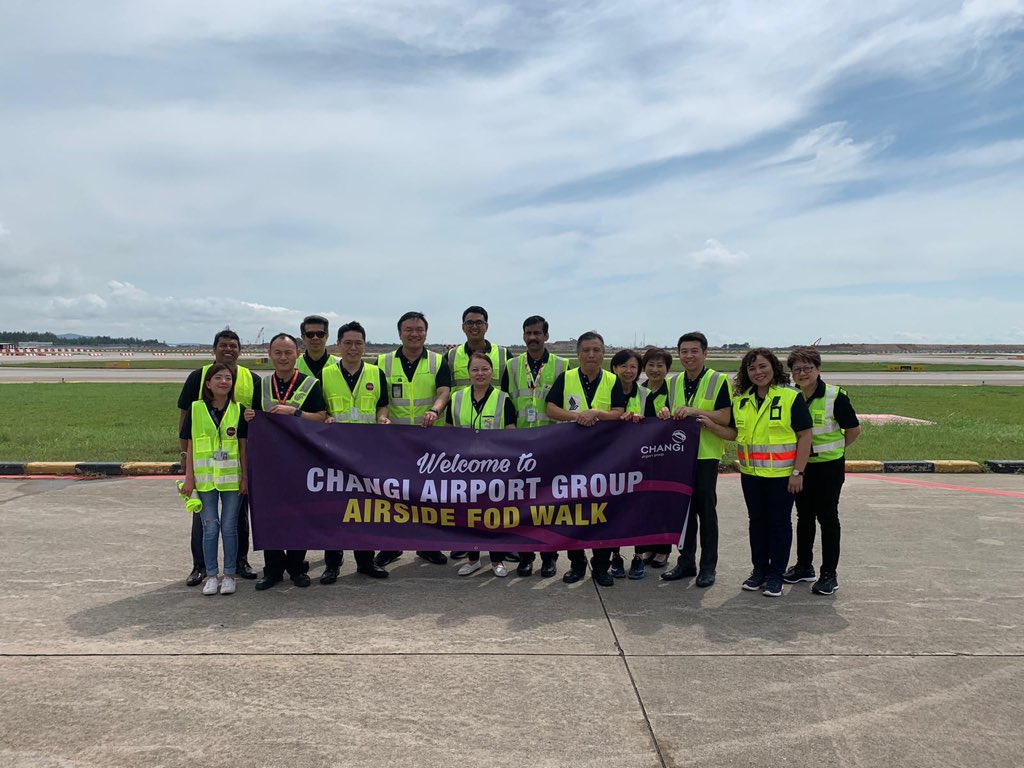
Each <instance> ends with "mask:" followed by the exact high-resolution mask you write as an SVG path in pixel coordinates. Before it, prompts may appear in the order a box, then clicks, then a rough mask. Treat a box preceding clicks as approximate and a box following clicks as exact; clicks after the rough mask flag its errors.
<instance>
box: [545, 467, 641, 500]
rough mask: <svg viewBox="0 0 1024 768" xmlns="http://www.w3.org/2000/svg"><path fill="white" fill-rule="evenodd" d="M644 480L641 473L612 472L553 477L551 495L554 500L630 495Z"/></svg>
mask: <svg viewBox="0 0 1024 768" xmlns="http://www.w3.org/2000/svg"><path fill="white" fill-rule="evenodd" d="M643 479H644V473H643V472H613V473H612V474H610V475H589V476H588V475H555V476H554V477H553V478H552V479H551V495H552V496H554V497H555V498H556V499H587V498H600V497H602V496H623V495H625V494H627V493H632V492H633V491H635V490H636V487H637V486H638V485H639V484H640V482H641V481H642V480H643Z"/></svg>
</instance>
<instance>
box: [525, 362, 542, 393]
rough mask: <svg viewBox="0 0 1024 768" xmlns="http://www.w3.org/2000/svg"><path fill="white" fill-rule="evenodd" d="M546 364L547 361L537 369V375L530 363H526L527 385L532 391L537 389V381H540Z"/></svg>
mask: <svg viewBox="0 0 1024 768" xmlns="http://www.w3.org/2000/svg"><path fill="white" fill-rule="evenodd" d="M545 365H546V364H545V363H542V364H541V366H540V368H538V369H537V373H536V375H534V373H533V371H532V370H531V369H530V364H529V363H527V364H526V385H527V386H528V387H529V388H530V391H531V392H536V391H537V382H538V381H540V377H541V376H542V375H544V366H545Z"/></svg>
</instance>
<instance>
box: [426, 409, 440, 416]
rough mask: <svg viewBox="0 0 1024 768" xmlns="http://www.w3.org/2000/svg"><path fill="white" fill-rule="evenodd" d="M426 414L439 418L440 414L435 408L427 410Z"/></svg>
mask: <svg viewBox="0 0 1024 768" xmlns="http://www.w3.org/2000/svg"><path fill="white" fill-rule="evenodd" d="M427 413H432V414H434V415H435V416H440V415H441V412H440V411H439V410H437V408H427Z"/></svg>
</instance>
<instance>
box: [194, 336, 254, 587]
mask: <svg viewBox="0 0 1024 768" xmlns="http://www.w3.org/2000/svg"><path fill="white" fill-rule="evenodd" d="M241 354H242V342H241V339H239V338H238V334H237V333H235V332H234V331H232V330H228V329H224V330H223V331H219V332H218V333H217V335H215V336H214V337H213V362H214V363H221V364H223V365H226V366H227V367H228V369H229V370H230V371H231V375H232V376H233V377H234V379H235V400H236V401H237V402H238V404H239V405H241V406H243V407H248V406H249V405H250V404H251V403H252V393H253V391H254V390H255V388H256V387H258V386H259V383H260V377H259V376H257V375H256V374H255V373H253V372H252V371H251V370H249V369H248V368H246V367H245V366H242V365H238V358H239V356H240V355H241ZM210 365H212V364H207V365H204V366H202V367H200V368H196V369H195V370H194V371H192V372H191V373H190V374H189V375H188V378H187V379H186V380H185V384H184V385H183V386H182V388H181V393H180V394H179V395H178V431H179V432H180V431H181V427H182V424H184V423H185V417H186V416H187V415H188V413H189V412H190V410H191V408H192V403H194V402H195V401H197V400H200V399H202V394H203V381H204V380H205V378H206V374H207V373H208V372H209V370H210ZM185 442H186V441H185V440H179V443H180V446H179V448H180V450H181V459H182V462H183V463H184V460H185ZM236 575H237V576H241V577H242V578H243V579H255V578H256V571H254V570H253V569H252V567H251V566H250V565H249V497H248V496H247V495H243V496H242V501H241V505H240V506H239V508H238V564H237V570H236ZM205 577H206V571H205V569H204V568H203V522H202V520H201V519H200V517H199V515H193V516H192V572H191V573H190V574H189V575H188V578H186V579H185V584H186V585H187V586H190V587H194V586H196V585H197V584H199V583H200V582H201V581H202V580H203V579H204V578H205Z"/></svg>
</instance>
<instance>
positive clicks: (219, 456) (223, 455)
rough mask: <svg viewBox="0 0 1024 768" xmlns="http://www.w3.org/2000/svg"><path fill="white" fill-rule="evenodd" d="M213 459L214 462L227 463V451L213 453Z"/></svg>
mask: <svg viewBox="0 0 1024 768" xmlns="http://www.w3.org/2000/svg"><path fill="white" fill-rule="evenodd" d="M213 458H214V460H215V461H227V460H228V452H227V451H214V452H213Z"/></svg>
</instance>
